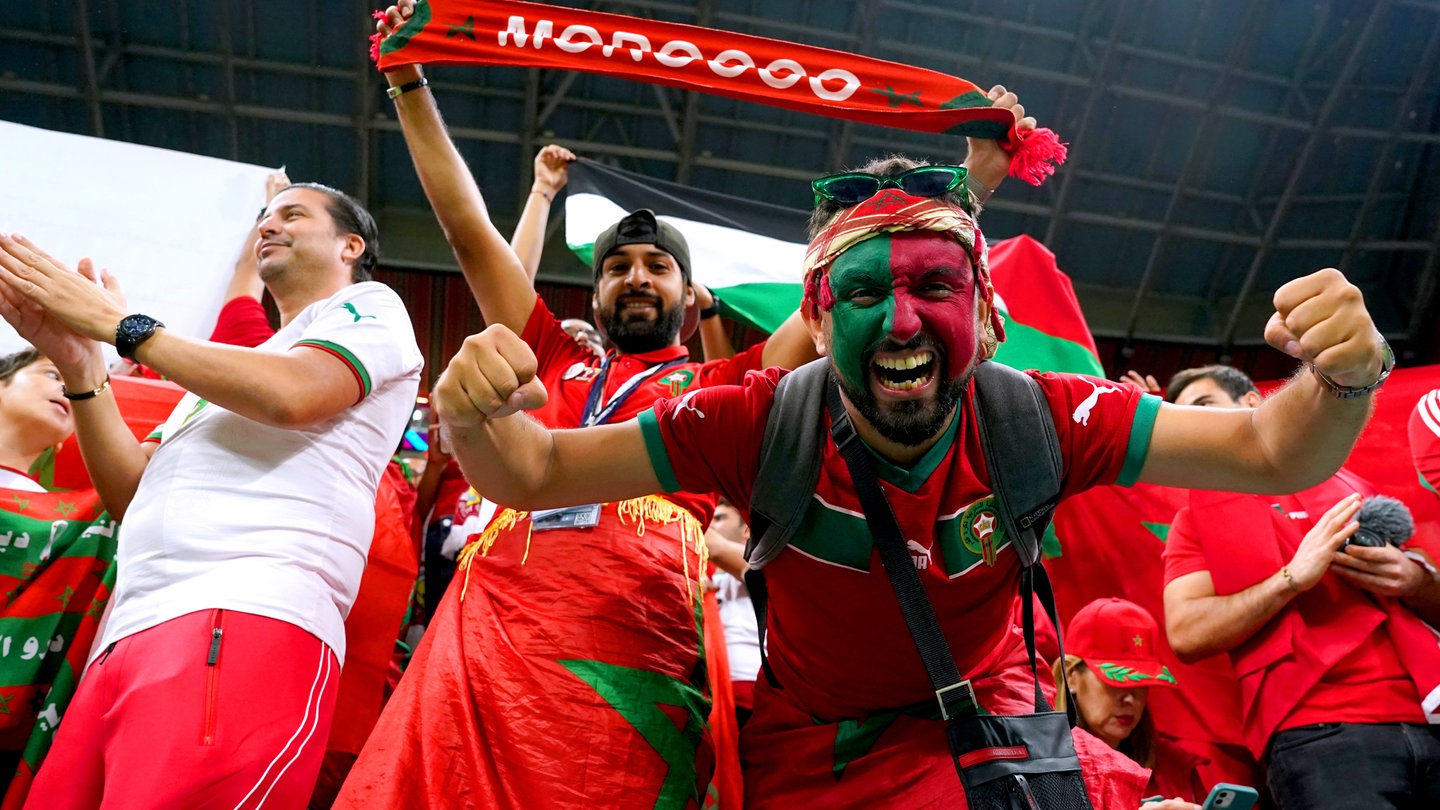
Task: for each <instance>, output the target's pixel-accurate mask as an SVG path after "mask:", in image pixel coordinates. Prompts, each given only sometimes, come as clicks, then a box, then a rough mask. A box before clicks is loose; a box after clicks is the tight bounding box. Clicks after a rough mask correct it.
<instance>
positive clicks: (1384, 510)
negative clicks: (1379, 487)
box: [1332, 495, 1435, 597]
mask: <svg viewBox="0 0 1440 810" xmlns="http://www.w3.org/2000/svg"><path fill="white" fill-rule="evenodd" d="M1356 522H1357V523H1359V524H1360V527H1359V528H1358V529H1356V530H1355V533H1354V535H1352V536H1351V537H1350V539H1349V540H1348V541H1347V542H1346V543H1345V545H1344V546H1343V547H1342V548H1341V550H1340V551H1338V552H1336V554H1335V559H1334V565H1333V566H1332V570H1334V571H1335V572H1336V573H1337V574H1339V575H1340V576H1343V577H1345V578H1346V579H1348V580H1350V581H1351V582H1352V583H1354V584H1355V585H1357V586H1359V587H1361V588H1364V589H1365V590H1367V591H1370V592H1371V593H1374V594H1376V595H1379V596H1387V597H1405V596H1411V595H1413V594H1414V593H1416V592H1417V591H1418V590H1420V589H1421V588H1423V587H1425V586H1426V585H1429V584H1430V583H1431V582H1432V581H1434V578H1435V572H1434V570H1433V569H1431V568H1430V566H1429V565H1428V563H1427V562H1426V561H1425V559H1424V558H1423V557H1419V556H1418V555H1416V556H1412V554H1411V552H1406V551H1403V550H1401V548H1400V546H1401V544H1403V543H1405V542H1406V541H1407V540H1409V539H1410V538H1411V537H1412V536H1413V535H1414V534H1415V519H1414V518H1413V517H1412V516H1411V514H1410V510H1409V508H1407V507H1406V506H1405V504H1403V503H1401V502H1400V501H1398V500H1396V499H1395V498H1391V497H1388V496H1385V495H1375V496H1372V497H1369V498H1366V499H1365V500H1364V501H1363V502H1362V504H1361V506H1360V511H1359V513H1358V514H1357V515H1356Z"/></svg>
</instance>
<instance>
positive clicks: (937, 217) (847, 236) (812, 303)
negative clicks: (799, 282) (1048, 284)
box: [800, 189, 1005, 341]
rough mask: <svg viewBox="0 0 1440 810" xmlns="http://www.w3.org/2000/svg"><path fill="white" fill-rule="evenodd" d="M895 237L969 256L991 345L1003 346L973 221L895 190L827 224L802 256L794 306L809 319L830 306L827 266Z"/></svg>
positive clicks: (952, 208)
mask: <svg viewBox="0 0 1440 810" xmlns="http://www.w3.org/2000/svg"><path fill="white" fill-rule="evenodd" d="M898 231H934V232H936V233H943V234H946V235H948V236H950V237H951V238H953V239H954V240H955V241H956V242H959V243H960V244H961V245H962V246H963V247H964V248H965V249H966V251H968V252H969V254H970V262H971V264H973V265H974V267H975V285H976V288H977V289H978V290H979V292H980V297H981V298H982V299H984V301H985V302H986V303H987V304H990V305H991V306H990V325H991V327H993V328H994V330H995V337H996V339H997V340H1000V341H1004V340H1005V327H1004V321H1003V319H1002V317H1001V315H1000V311H999V309H998V308H996V307H995V306H994V304H995V287H994V285H992V284H991V283H990V267H989V264H988V263H987V255H988V252H989V251H988V249H987V248H986V245H985V236H984V234H982V233H981V232H980V227H979V226H978V225H977V224H976V223H975V218H974V217H973V216H971V215H970V213H969V212H968V211H966V210H965V209H963V208H961V207H959V206H957V205H954V204H952V203H948V202H945V201H944V200H943V199H940V198H935V197H912V196H910V195H909V194H906V193H904V192H903V191H900V190H898V189H885V190H882V191H881V192H880V193H879V194H876V195H875V196H874V197H871V198H870V199H868V200H866V201H865V202H863V203H860V204H859V205H855V206H851V207H850V208H846V209H844V210H842V211H841V212H840V213H839V214H837V215H836V216H835V218H834V219H832V220H830V222H829V223H827V224H826V225H825V227H824V228H822V229H821V230H820V232H819V233H817V234H816V235H815V238H814V239H811V240H810V247H809V249H808V250H807V251H806V252H805V268H804V272H803V274H802V277H803V278H804V279H805V294H804V298H803V299H802V301H801V303H800V306H801V307H802V308H804V309H805V311H806V314H807V315H809V316H810V317H811V318H812V319H814V318H819V317H820V311H821V310H825V311H826V312H828V311H830V309H831V308H832V307H834V306H835V293H834V291H833V290H832V289H831V288H830V284H829V281H828V276H829V271H830V265H831V264H833V263H834V262H835V259H836V257H838V256H839V255H840V254H841V253H844V252H845V251H847V250H849V249H850V248H852V247H854V246H856V245H858V244H860V243H861V242H864V241H865V240H867V239H872V238H874V237H876V236H880V235H882V234H887V233H896V232H898Z"/></svg>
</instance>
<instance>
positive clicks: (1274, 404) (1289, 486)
mask: <svg viewBox="0 0 1440 810" xmlns="http://www.w3.org/2000/svg"><path fill="white" fill-rule="evenodd" d="M1265 339H1266V340H1267V341H1268V342H1269V343H1270V345H1272V346H1274V347H1275V348H1277V349H1280V350H1281V351H1283V352H1285V353H1286V354H1288V355H1290V356H1292V357H1295V358H1296V359H1298V360H1300V361H1301V362H1303V363H1307V364H1313V365H1314V369H1315V370H1318V371H1319V372H1321V373H1324V374H1325V375H1326V376H1327V377H1329V378H1330V379H1331V380H1332V381H1334V383H1335V384H1336V385H1339V386H1344V387H1348V388H1362V387H1364V386H1368V385H1370V384H1371V383H1374V382H1375V381H1376V380H1378V379H1379V377H1380V375H1381V373H1382V370H1383V369H1384V368H1385V367H1387V360H1386V357H1387V352H1388V350H1387V349H1386V347H1385V342H1384V340H1383V339H1382V338H1381V337H1380V333H1379V332H1378V331H1376V329H1375V324H1374V323H1373V322H1372V321H1371V319H1370V313H1369V312H1368V311H1366V309H1365V302H1364V300H1363V298H1362V297H1361V295H1360V290H1359V289H1358V288H1356V287H1355V286H1354V285H1353V284H1350V283H1349V282H1348V281H1346V280H1345V277H1344V276H1343V275H1341V274H1340V272H1339V271H1338V270H1334V269H1326V270H1321V271H1319V272H1318V273H1312V274H1311V275H1308V276H1305V277H1303V278H1298V279H1295V280H1294V281H1291V282H1289V283H1288V284H1286V285H1284V286H1283V287H1281V288H1280V289H1279V290H1278V291H1277V292H1276V293H1275V314H1274V315H1273V316H1272V317H1271V319H1270V323H1269V324H1268V325H1267V326H1266V328H1265ZM1372 396H1373V395H1371V394H1366V395H1363V396H1358V397H1354V398H1351V399H1341V398H1339V397H1337V396H1336V395H1335V392H1334V391H1332V390H1331V388H1330V386H1329V385H1327V384H1326V383H1324V382H1322V381H1321V379H1320V377H1319V376H1318V375H1317V373H1316V372H1315V371H1312V370H1311V369H1309V368H1306V369H1303V370H1302V371H1301V372H1300V373H1298V374H1297V375H1296V376H1295V377H1294V378H1293V379H1292V380H1291V381H1290V382H1289V383H1288V384H1286V385H1285V387H1284V388H1283V389H1281V390H1280V391H1279V392H1277V393H1276V394H1274V395H1272V396H1270V397H1267V398H1266V399H1265V401H1264V402H1263V403H1262V404H1261V405H1260V407H1258V408H1255V409H1253V410H1247V409H1235V410H1229V409H1222V408H1187V407H1181V406H1175V405H1168V404H1167V405H1162V406H1161V408H1160V412H1159V415H1158V416H1157V417H1156V419H1155V428H1154V431H1153V433H1152V436H1151V440H1150V451H1149V454H1148V455H1147V456H1146V458H1145V466H1144V468H1143V469H1142V471H1141V474H1140V480H1142V481H1148V482H1150V483H1153V484H1164V485H1167V486H1177V487H1190V488H1192V489H1218V490H1226V491H1231V492H1256V493H1274V492H1297V491H1299V490H1301V489H1305V488H1306V487H1310V486H1314V485H1315V484H1318V483H1320V482H1321V481H1324V480H1325V479H1326V478H1329V477H1330V476H1331V475H1333V474H1334V473H1335V471H1336V470H1338V469H1339V468H1340V465H1341V464H1342V463H1344V461H1345V459H1346V457H1347V456H1349V454H1350V450H1351V448H1353V447H1354V445H1355V439H1356V438H1357V437H1358V436H1359V435H1360V430H1361V429H1362V428H1363V427H1364V426H1365V422H1366V420H1367V419H1369V416H1370V408H1371V400H1372Z"/></svg>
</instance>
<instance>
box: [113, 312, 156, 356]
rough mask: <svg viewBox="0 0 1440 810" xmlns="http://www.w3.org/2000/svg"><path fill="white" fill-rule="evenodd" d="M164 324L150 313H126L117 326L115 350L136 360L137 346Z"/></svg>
mask: <svg viewBox="0 0 1440 810" xmlns="http://www.w3.org/2000/svg"><path fill="white" fill-rule="evenodd" d="M164 325H165V324H163V323H161V322H159V321H157V320H155V319H154V318H152V317H150V316H149V315H139V314H136V315H126V316H125V317H124V318H121V319H120V323H118V324H116V326H115V350H116V351H117V352H119V354H120V356H121V357H123V358H125V359H126V360H134V359H135V347H136V346H138V345H140V344H141V343H143V342H145V341H146V340H147V339H149V338H150V336H151V335H154V334H155V330H156V329H157V328H159V327H162V326H164Z"/></svg>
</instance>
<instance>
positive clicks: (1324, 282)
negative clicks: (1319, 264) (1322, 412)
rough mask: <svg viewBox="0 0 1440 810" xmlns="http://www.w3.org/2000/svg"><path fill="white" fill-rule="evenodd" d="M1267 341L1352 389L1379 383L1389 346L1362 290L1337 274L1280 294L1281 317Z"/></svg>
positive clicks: (1308, 279)
mask: <svg viewBox="0 0 1440 810" xmlns="http://www.w3.org/2000/svg"><path fill="white" fill-rule="evenodd" d="M1265 340H1266V341H1267V342H1268V343H1269V344H1270V345H1271V346H1274V347H1275V348H1277V349H1279V350H1280V351H1282V352H1285V353H1286V354H1288V355H1290V356H1291V357H1294V358H1296V359H1297V360H1301V361H1303V362H1306V363H1313V364H1314V366H1315V368H1316V369H1317V370H1319V371H1320V372H1321V373H1323V374H1324V375H1325V376H1326V377H1329V378H1330V379H1331V380H1334V381H1335V383H1336V384H1337V385H1343V386H1346V387H1348V388H1361V387H1364V386H1367V385H1370V384H1371V383H1373V382H1375V380H1376V379H1378V378H1379V377H1380V371H1381V369H1382V367H1383V366H1384V362H1385V359H1384V354H1385V349H1384V341H1383V340H1382V339H1381V337H1380V333H1379V331H1377V330H1376V329H1375V322H1374V321H1372V320H1371V319H1370V312H1369V311H1368V310H1367V309H1365V300H1364V298H1363V297H1361V295H1360V289H1359V288H1358V287H1356V286H1355V285H1354V284H1351V283H1350V282H1349V281H1346V280H1345V276H1343V275H1341V273H1340V271H1339V270H1336V269H1334V268H1326V269H1324V270H1321V271H1319V272H1316V273H1311V274H1310V275H1308V276H1302V277H1301V278H1297V279H1295V280H1294V281H1291V282H1289V283H1287V284H1285V285H1284V286H1283V287H1281V288H1280V289H1279V290H1276V291H1275V314H1274V315H1271V316H1270V322H1269V323H1268V324H1266V325H1265Z"/></svg>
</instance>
